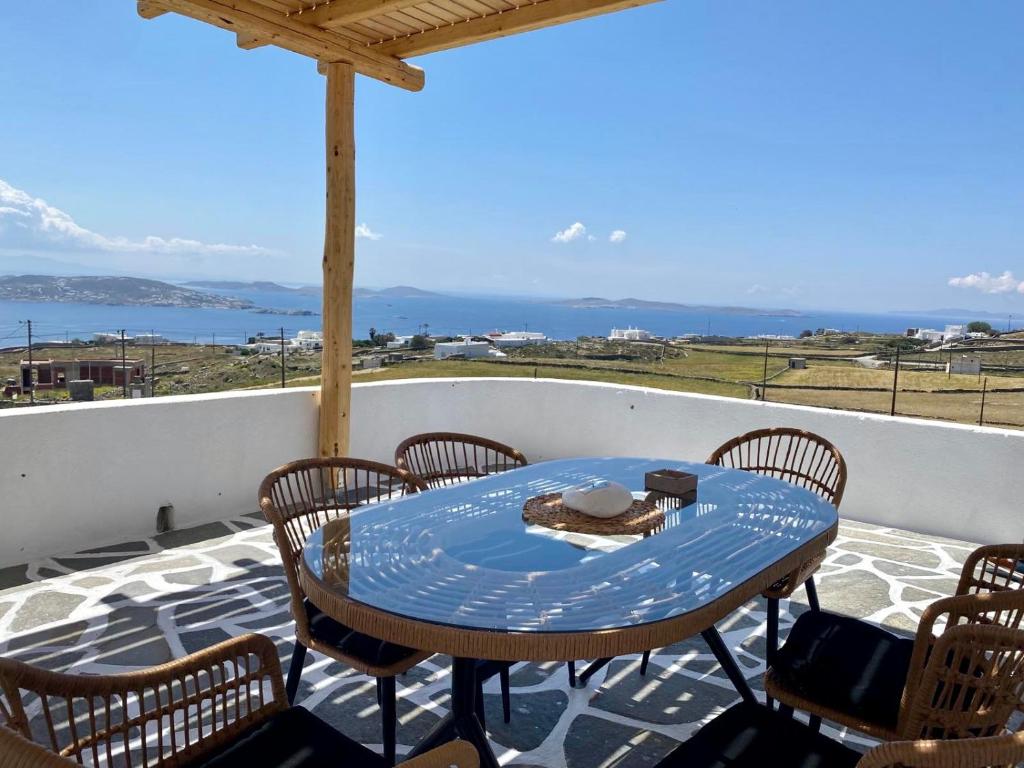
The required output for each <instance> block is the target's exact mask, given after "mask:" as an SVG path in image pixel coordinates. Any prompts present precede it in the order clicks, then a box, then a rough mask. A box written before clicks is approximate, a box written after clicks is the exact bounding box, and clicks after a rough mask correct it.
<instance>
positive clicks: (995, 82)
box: [0, 0, 1024, 312]
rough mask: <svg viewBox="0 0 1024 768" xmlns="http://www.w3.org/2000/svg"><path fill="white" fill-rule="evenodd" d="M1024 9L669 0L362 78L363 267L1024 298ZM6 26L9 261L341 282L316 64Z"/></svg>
mask: <svg viewBox="0 0 1024 768" xmlns="http://www.w3.org/2000/svg"><path fill="white" fill-rule="evenodd" d="M1022 36H1024V3H1020V2H1018V0H993V2H987V3H984V4H976V3H968V2H944V1H943V0H904V1H903V2H899V3H888V2H878V1H872V2H858V3H849V2H840V1H838V0H816V1H814V2H811V0H805V1H803V2H796V1H793V0H780V1H779V2H771V3H767V2H752V1H751V2H747V1H744V0H701V1H700V2H696V1H691V0H667V1H666V2H662V3H658V4H655V5H652V6H648V7H645V8H640V9H636V10H631V11H626V12H623V13H618V14H613V15H610V16H605V17H600V18H598V19H592V20H588V21H583V22H578V23H575V24H571V25H567V26H564V27H558V28H554V29H549V30H544V31H541V32H535V33H530V34H526V35H521V36H518V37H515V38H510V39H505V40H500V41H495V42H491V43H486V44H482V45H477V46H471V47H468V48H464V49H461V50H458V51H452V52H446V53H440V54H434V55H432V56H428V57H424V58H422V59H419V60H417V61H416V63H417V64H419V65H420V66H422V67H424V69H425V70H426V82H427V84H426V88H425V89H424V90H423V91H422V92H421V93H408V92H406V91H403V90H399V89H396V88H391V87H389V86H385V85H382V84H379V83H377V82H376V81H372V80H368V79H365V78H360V79H359V81H358V90H357V164H358V193H357V199H358V220H359V222H361V223H363V224H365V227H366V228H367V230H368V232H366V234H371V235H372V236H373V238H376V239H373V238H371V237H361V238H360V239H359V240H358V244H357V278H356V281H357V283H358V284H361V285H377V286H380V285H392V284H414V285H418V286H421V287H424V288H432V289H438V290H446V289H447V290H453V291H456V290H458V291H479V292H487V293H531V294H533V293H535V294H544V295H563V296H576V295H604V296H612V297H621V296H639V297H643V298H650V299H662V300H672V301H681V302H691V303H722V304H743V305H752V306H792V307H798V308H825V309H862V310H887V309H928V308H935V307H949V306H967V307H973V308H978V309H987V310H992V311H998V312H1003V311H1006V312H1013V311H1015V310H1016V311H1020V312H1024V46H1022V45H1021V44H1020V41H1021V39H1022ZM0 50H2V51H3V52H4V54H3V56H2V57H0V99H2V101H0V272H37V271H46V272H55V273H61V272H70V271H75V272H87V273H115V272H116V273H126V274H139V275H147V276H157V277H167V278H171V279H179V278H190V277H219V278H236V279H276V280H280V281H288V282H293V283H299V282H319V266H320V252H321V249H322V238H323V234H322V231H323V205H322V197H323V175H324V171H323V88H324V83H323V79H322V78H321V77H320V76H319V75H317V74H316V68H315V65H314V64H313V63H311V62H310V61H308V60H306V59H304V58H303V57H300V56H297V55H294V54H290V53H287V52H282V51H277V50H273V49H261V50H256V51H249V52H247V51H240V50H238V49H236V47H235V45H234V39H233V36H231V35H229V34H228V33H226V32H222V31H220V30H216V29H213V28H210V27H208V26H206V25H204V24H200V23H198V22H195V21H192V20H189V19H184V18H181V17H177V16H174V15H168V16H164V17H161V18H159V19H156V20H154V21H143V20H142V19H139V18H138V17H137V16H136V15H135V3H134V2H133V1H132V0H50V1H49V2H47V3H5V4H4V8H3V10H2V12H0ZM42 201H45V204H44V203H43V202H42ZM577 223H578V224H579V225H580V226H576V227H574V225H576V224H577ZM581 228H582V229H581ZM616 231H621V233H623V234H620V235H616V237H615V238H614V240H615V242H613V241H612V240H613V238H612V233H613V232H616ZM558 233H567V234H566V235H565V236H564V237H563V238H561V239H562V240H565V242H559V241H557V240H556V239H555V236H556V234H558ZM955 278H960V280H959V281H955V282H957V284H955V285H951V284H950V281H951V280H952V279H955Z"/></svg>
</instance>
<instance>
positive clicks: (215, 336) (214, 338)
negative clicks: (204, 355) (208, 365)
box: [210, 333, 217, 350]
mask: <svg viewBox="0 0 1024 768" xmlns="http://www.w3.org/2000/svg"><path fill="white" fill-rule="evenodd" d="M210 346H211V347H213V348H214V350H216V349H217V334H216V333H215V334H213V344H211V345H210Z"/></svg>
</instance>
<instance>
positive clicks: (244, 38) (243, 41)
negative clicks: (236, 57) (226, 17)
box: [235, 32, 267, 51]
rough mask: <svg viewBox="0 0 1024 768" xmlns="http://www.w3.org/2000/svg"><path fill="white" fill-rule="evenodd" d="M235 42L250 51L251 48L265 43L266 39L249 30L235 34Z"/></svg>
mask: <svg viewBox="0 0 1024 768" xmlns="http://www.w3.org/2000/svg"><path fill="white" fill-rule="evenodd" d="M235 44H236V45H238V47H239V48H241V49H243V50H246V51H251V50H252V49H253V48H260V47H262V46H264V45H267V41H266V40H264V39H263V38H262V37H257V36H256V35H253V34H251V33H249V32H239V33H237V34H236V35H235Z"/></svg>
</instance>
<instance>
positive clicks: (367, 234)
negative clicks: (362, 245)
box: [356, 223, 382, 240]
mask: <svg viewBox="0 0 1024 768" xmlns="http://www.w3.org/2000/svg"><path fill="white" fill-rule="evenodd" d="M381 237H382V235H381V234H380V233H379V232H374V231H373V230H372V229H370V227H369V226H367V225H366V224H365V223H364V224H360V225H358V226H357V227H356V238H361V239H363V240H380V239H381Z"/></svg>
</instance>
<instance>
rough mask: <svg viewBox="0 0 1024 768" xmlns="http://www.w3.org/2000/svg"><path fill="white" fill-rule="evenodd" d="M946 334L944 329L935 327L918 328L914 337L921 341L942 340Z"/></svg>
mask: <svg viewBox="0 0 1024 768" xmlns="http://www.w3.org/2000/svg"><path fill="white" fill-rule="evenodd" d="M945 336H946V335H945V334H944V333H943V332H942V331H937V330H935V329H934V328H918V329H917V333H915V334H914V338H915V339H920V340H921V341H942V340H943V339H944V338H945Z"/></svg>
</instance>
